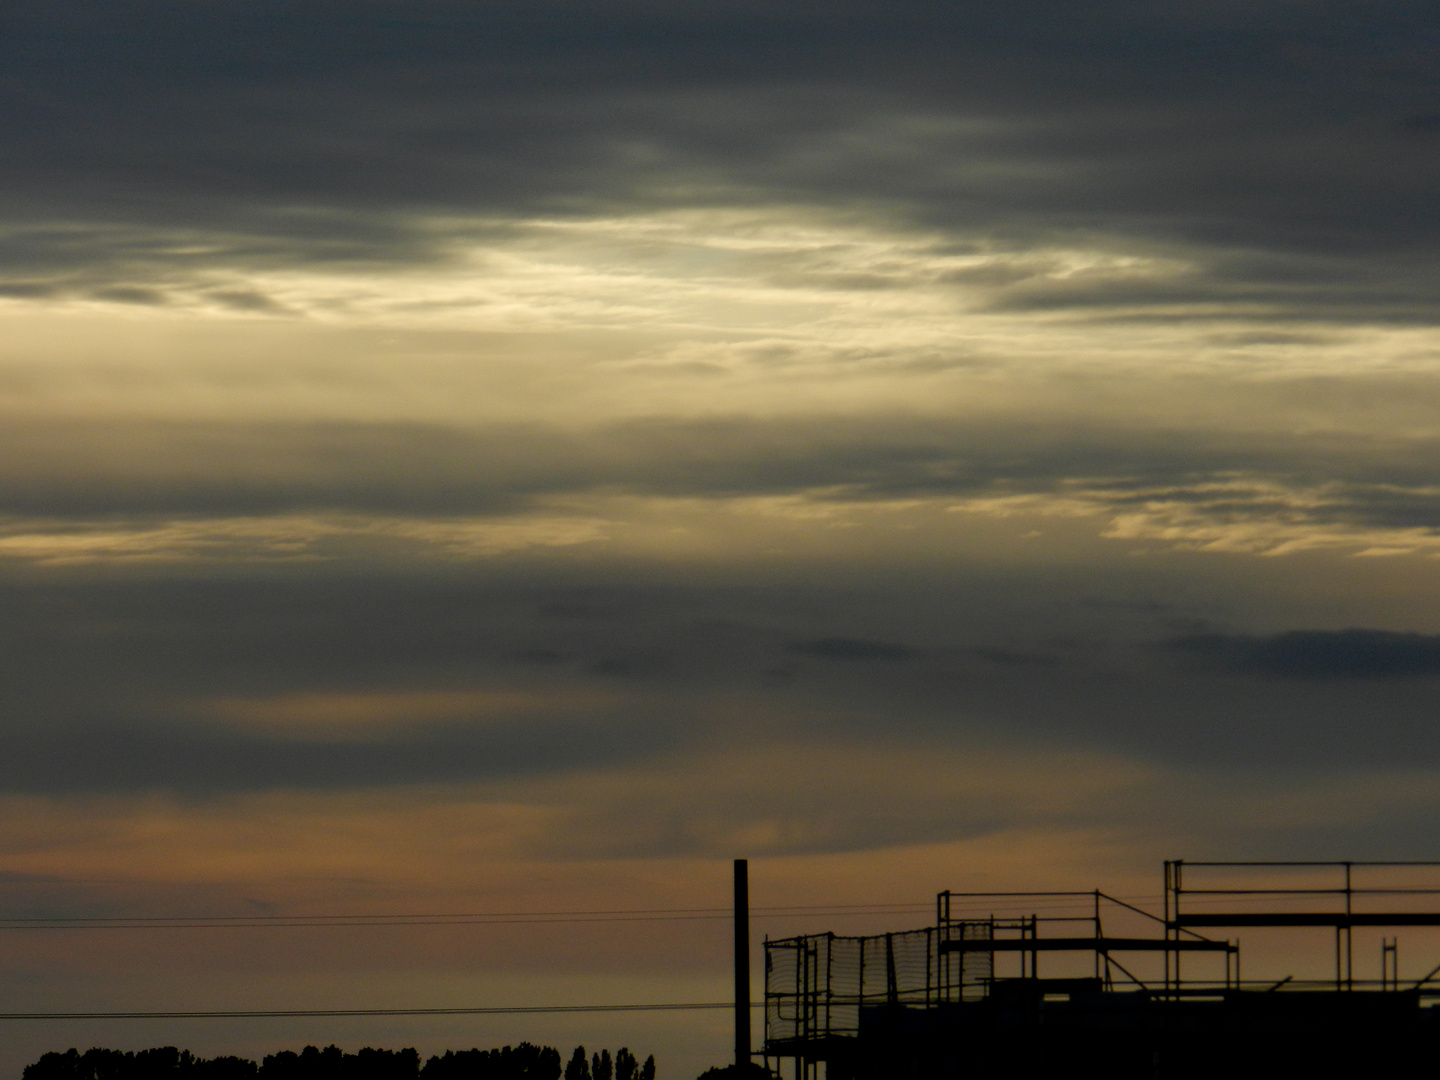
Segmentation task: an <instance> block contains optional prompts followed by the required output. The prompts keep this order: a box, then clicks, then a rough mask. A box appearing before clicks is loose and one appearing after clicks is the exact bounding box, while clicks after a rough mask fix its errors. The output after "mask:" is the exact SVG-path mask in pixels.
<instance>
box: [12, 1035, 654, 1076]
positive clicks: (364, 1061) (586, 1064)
mask: <svg viewBox="0 0 1440 1080" xmlns="http://www.w3.org/2000/svg"><path fill="white" fill-rule="evenodd" d="M561 1061H562V1059H561V1056H560V1051H558V1050H556V1049H555V1048H554V1047H552V1046H536V1045H535V1044H533V1043H528V1042H522V1043H521V1044H520V1045H519V1046H502V1047H498V1048H496V1049H494V1050H479V1049H476V1050H459V1051H456V1050H447V1051H445V1053H444V1054H443V1055H436V1056H434V1057H431V1058H429V1059H428V1060H426V1061H425V1063H424V1064H423V1065H422V1064H421V1062H420V1055H419V1053H417V1052H416V1051H415V1050H414V1049H413V1048H409V1047H407V1048H406V1049H404V1050H374V1049H371V1048H370V1047H366V1048H365V1049H363V1050H360V1051H359V1052H357V1053H354V1054H347V1053H345V1052H344V1051H343V1050H341V1049H340V1048H339V1047H338V1046H327V1047H325V1048H324V1049H323V1050H321V1049H319V1048H318V1047H314V1046H307V1047H305V1049H304V1050H301V1051H300V1052H299V1053H296V1052H295V1051H293V1050H281V1051H280V1052H279V1053H276V1054H267V1055H266V1056H265V1058H264V1059H263V1060H262V1061H261V1062H260V1063H259V1064H258V1065H257V1064H256V1063H255V1062H253V1061H251V1060H249V1059H248V1058H241V1057H214V1058H202V1057H196V1056H195V1055H194V1054H192V1053H191V1052H190V1051H189V1050H179V1049H177V1048H175V1047H173V1046H160V1047H155V1048H153V1049H150V1050H134V1051H125V1050H105V1049H102V1048H100V1047H93V1048H91V1049H89V1050H86V1051H85V1052H84V1053H83V1054H82V1053H80V1052H79V1051H78V1050H75V1049H71V1050H68V1051H66V1052H64V1053H49V1054H45V1055H44V1056H43V1057H41V1058H40V1060H39V1061H37V1062H35V1063H34V1064H32V1065H27V1066H26V1067H25V1072H24V1080H562V1076H563V1078H564V1080H655V1056H654V1055H653V1054H651V1055H650V1056H649V1057H647V1058H646V1059H645V1061H644V1063H643V1064H642V1063H641V1062H640V1061H639V1059H637V1058H636V1056H635V1055H634V1054H633V1053H631V1052H630V1050H629V1048H628V1047H624V1046H622V1047H621V1048H620V1049H619V1050H617V1051H616V1052H615V1056H614V1057H611V1056H610V1051H609V1050H600V1051H597V1052H596V1053H594V1054H593V1055H588V1056H587V1054H586V1052H585V1047H583V1046H577V1047H576V1048H575V1052H574V1053H573V1054H572V1055H571V1056H570V1060H569V1063H568V1064H566V1065H564V1066H563V1068H562V1066H561Z"/></svg>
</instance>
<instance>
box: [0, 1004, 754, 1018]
mask: <svg viewBox="0 0 1440 1080" xmlns="http://www.w3.org/2000/svg"><path fill="white" fill-rule="evenodd" d="M734 1007H735V1003H734V1002H733V1001H684V1002H661V1003H658V1004H647V1005H510V1006H494V1007H490V1006H484V1007H478V1008H472V1009H228V1010H210V1011H193V1012H180V1011H168V1012H27V1013H18V1012H17V1013H0V1020H244V1019H263V1018H270V1019H274V1018H283V1017H325V1016H519V1015H523V1014H530V1013H602V1012H695V1011H699V1010H701V1009H733V1008H734Z"/></svg>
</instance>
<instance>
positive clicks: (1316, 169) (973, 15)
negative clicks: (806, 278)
mask: <svg viewBox="0 0 1440 1080" xmlns="http://www.w3.org/2000/svg"><path fill="white" fill-rule="evenodd" d="M1434 29H1435V18H1434V16H1433V14H1431V13H1428V12H1426V11H1424V10H1422V9H1421V8H1420V7H1418V6H1416V5H1413V4H1404V3H1400V2H1387V3H1382V4H1378V5H1377V4H1371V5H1367V6H1366V7H1365V8H1364V9H1363V11H1362V10H1360V9H1357V8H1355V7H1353V6H1352V5H1344V4H1338V3H1337V4H1326V5H1323V10H1320V11H1316V10H1314V9H1313V8H1312V7H1297V6H1290V7H1278V8H1271V9H1268V10H1267V11H1266V13H1265V14H1264V15H1258V14H1256V13H1254V12H1251V11H1246V10H1241V9H1239V8H1237V7H1235V6H1233V5H1223V4H1216V3H1198V2H1197V3H1190V4H1184V5H1171V6H1170V7H1169V8H1167V10H1166V11H1165V12H1164V13H1160V12H1150V11H1141V10H1138V9H1137V8H1136V7H1135V5H1133V4H1131V3H1126V2H1122V0H1112V2H1108V3H1102V4H1098V5H1090V6H1089V7H1088V8H1087V10H1086V11H1085V13H1084V14H1083V15H1082V14H1081V13H1079V12H1077V11H1075V10H1074V9H1072V8H1070V7H1068V6H1066V5H1064V4H1061V3H1056V2H1054V0H1033V2H1027V3H1015V4H1008V5H1006V7H1005V8H1004V10H994V11H986V12H985V13H984V14H983V15H982V14H980V13H978V12H974V11H970V10H968V9H961V8H956V7H955V6H954V5H942V4H935V3H929V2H919V0H917V2H913V3H907V4H903V5H898V6H897V5H883V6H882V5H876V4H873V3H869V2H864V0H852V2H847V3H841V4H835V5H824V6H820V5H811V4H800V5H787V6H786V7H785V8H784V9H767V8H764V7H762V6H759V5H754V4H749V3H727V4H723V5H711V6H707V7H706V8H703V9H697V8H695V7H694V6H693V5H684V4H678V3H673V2H666V3H632V4H627V5H613V4H607V5H597V4H593V3H589V2H583V3H545V4H531V5H526V7H525V8H524V9H516V8H514V7H510V6H506V5H501V4H494V3H479V4H469V3H460V2H458V0H421V2H418V3H407V4H403V5H401V4H397V3H375V4H368V5H365V6H363V7H360V8H357V7H356V6H354V5H349V4H338V3H335V2H333V0H308V2H306V3H304V4H299V5H294V4H283V3H279V2H278V0H270V2H266V3H262V4H259V5H255V4H242V3H239V2H236V0H225V2H219V3H214V4H207V5H205V6H204V7H199V8H197V7H194V6H189V5H184V4H181V3H178V2H174V0H157V2H153V3H145V4H134V5H127V6H125V7H123V8H116V7H110V8H106V7H104V6H102V5H98V4H94V3H90V2H87V0H70V2H65V3H58V4H53V5H41V4H37V3H27V4H21V5H17V6H14V7H13V9H12V10H11V11H9V12H7V27H6V30H7V32H6V43H7V44H6V46H5V50H6V51H5V54H4V65H5V70H6V72H7V78H6V82H5V84H4V86H3V88H0V93H3V95H4V106H5V107H4V109H3V110H0V117H3V121H0V125H3V126H0V137H3V139H4V141H5V143H6V145H8V146H11V147H13V148H15V150H14V153H12V154H11V155H9V156H7V163H6V165H5V167H4V169H3V170H0V190H3V191H4V192H5V193H6V199H7V205H8V207H9V208H10V210H11V214H10V218H11V220H12V221H13V222H17V223H18V224H19V227H21V228H22V230H26V231H25V236H27V237H29V240H26V241H17V243H18V244H19V246H18V247H16V248H15V249H14V250H13V251H12V252H11V254H9V255H4V256H3V258H0V262H4V263H8V264H9V265H10V266H11V268H12V270H13V271H14V272H15V273H17V274H20V273H22V272H23V274H24V281H31V280H34V273H33V271H34V269H35V267H36V265H37V260H38V262H39V263H48V264H49V265H51V266H52V268H53V269H54V272H55V274H56V275H57V276H56V278H55V281H56V282H57V283H63V281H64V279H65V278H66V277H67V275H71V274H76V275H79V277H80V278H82V279H83V278H84V277H85V276H87V275H88V274H90V272H91V270H90V268H94V267H101V266H105V267H108V268H109V270H107V274H113V273H120V274H122V276H123V272H124V267H126V266H129V267H131V268H132V270H134V269H138V270H140V271H141V275H140V276H141V277H142V278H143V277H145V276H146V274H147V271H146V270H145V265H146V264H147V263H148V264H149V265H150V267H151V271H150V272H153V268H154V267H155V266H165V267H169V268H171V269H172V270H173V269H178V268H181V267H185V266H187V265H189V266H191V267H193V266H195V265H212V266H213V265H220V264H223V263H224V262H225V261H226V260H232V261H233V260H239V261H241V262H244V261H246V260H253V259H256V258H261V259H264V258H267V257H268V258H272V259H276V260H279V261H282V262H289V263H291V264H293V265H304V264H311V263H324V262H327V261H340V262H344V261H347V260H348V261H352V262H365V261H372V262H381V263H383V262H390V263H395V264H398V265H403V264H410V263H425V262H431V261H434V260H435V259H437V258H443V257H444V253H445V252H446V250H447V249H448V248H449V247H450V240H451V238H450V237H449V236H447V235H446V233H445V230H443V229H441V230H439V231H437V230H435V229H434V228H433V222H434V221H435V220H436V219H439V218H446V217H449V218H452V219H454V218H460V217H490V218H492V219H502V220H503V219H516V218H525V217H533V216H536V215H537V214H538V215H560V216H578V217H581V218H583V217H586V216H594V215H602V216H603V215H606V214H614V213H622V214H627V213H633V212H636V211H637V210H649V209H654V208H657V207H667V206H668V207H674V206H695V205H708V206H718V205H729V206H756V205H767V204H768V205H775V204H777V203H784V204H787V205H808V206H816V207H819V206H825V207H835V208H849V209H850V210H857V209H863V210H866V211H869V212H878V213H880V214H882V216H889V217H891V218H892V219H893V220H896V221H903V222H909V223H912V224H920V225H924V226H925V227H929V228H938V229H940V230H941V231H943V232H945V233H946V234H948V235H949V236H951V237H953V238H955V239H956V240H957V241H962V240H971V241H973V240H975V239H977V238H986V237H989V238H992V239H998V238H1006V239H1007V241H1008V242H1009V243H1010V244H1012V245H1013V246H1014V247H1015V248H1017V249H1020V250H1023V249H1024V248H1026V247H1027V246H1034V245H1035V244H1037V243H1038V244H1041V245H1044V244H1049V243H1052V242H1054V240H1055V239H1056V238H1057V237H1062V236H1068V237H1070V238H1071V239H1072V240H1073V239H1076V238H1085V239H1086V240H1087V241H1088V242H1089V243H1090V245H1091V246H1098V247H1104V246H1106V244H1107V243H1112V244H1113V243H1114V242H1118V241H1121V240H1128V241H1132V242H1138V243H1141V244H1142V245H1143V244H1151V245H1162V246H1163V245H1175V246H1176V247H1177V248H1178V249H1182V250H1183V251H1184V252H1185V253H1186V255H1187V256H1189V257H1191V258H1192V260H1193V261H1196V262H1197V263H1198V264H1199V265H1202V266H1204V270H1203V272H1202V273H1200V274H1198V275H1192V276H1191V277H1190V279H1189V281H1188V282H1186V283H1185V284H1184V290H1185V291H1184V292H1183V293H1177V292H1175V290H1174V289H1173V288H1168V287H1167V288H1161V289H1159V290H1158V291H1157V290H1154V289H1148V290H1147V289H1146V288H1144V287H1142V288H1140V289H1138V290H1137V289H1134V288H1130V287H1127V286H1125V284H1124V283H1123V282H1122V283H1120V285H1121V293H1122V294H1121V295H1114V296H1112V297H1110V299H1109V300H1108V301H1103V302H1108V303H1109V304H1111V306H1114V305H1117V304H1118V305H1121V306H1126V305H1128V306H1131V307H1134V306H1137V305H1138V306H1156V305H1160V306H1162V307H1163V306H1167V305H1168V306H1174V305H1176V304H1177V303H1178V304H1182V305H1189V306H1191V307H1192V308H1194V307H1196V306H1197V302H1198V301H1199V300H1200V299H1201V298H1204V297H1208V298H1211V299H1213V298H1214V297H1216V296H1217V295H1220V294H1223V293H1224V292H1225V291H1226V290H1227V289H1229V290H1231V292H1232V295H1231V297H1230V299H1231V300H1233V299H1234V296H1233V291H1234V290H1236V289H1240V288H1244V289H1249V290H1252V291H1253V292H1254V294H1255V295H1256V296H1257V297H1258V299H1259V302H1261V303H1263V304H1268V303H1271V302H1274V303H1276V304H1277V305H1278V306H1281V307H1290V308H1298V309H1303V310H1306V311H1309V312H1312V313H1319V312H1323V311H1324V310H1326V308H1327V307H1332V306H1333V305H1334V303H1335V301H1336V299H1337V296H1336V293H1337V290H1336V289H1335V288H1333V287H1323V286H1321V285H1320V284H1319V283H1318V281H1317V277H1316V275H1317V272H1318V273H1321V274H1324V273H1329V274H1331V275H1335V274H1337V273H1338V275H1339V276H1340V277H1342V278H1344V279H1346V280H1348V281H1350V282H1351V283H1352V286H1355V285H1356V284H1357V283H1359V282H1361V281H1367V282H1368V285H1367V286H1366V287H1355V288H1352V289H1351V290H1350V295H1349V298H1348V304H1347V305H1346V306H1347V307H1348V309H1349V311H1350V314H1349V315H1348V317H1349V318H1352V319H1354V320H1356V321H1365V319H1366V318H1367V317H1368V318H1371V319H1374V318H1380V319H1389V318H1394V319H1401V320H1403V319H1406V318H1415V317H1417V315H1419V314H1422V313H1433V301H1432V300H1431V299H1430V297H1431V296H1433V288H1431V287H1429V285H1428V284H1427V281H1428V278H1427V280H1426V281H1415V280H1414V279H1415V275H1416V273H1420V274H1422V275H1423V274H1427V273H1428V271H1427V268H1428V267H1429V266H1430V265H1431V264H1433V259H1432V258H1431V257H1430V249H1431V247H1432V246H1433V244H1434V242H1435V239H1436V226H1437V219H1436V217H1435V215H1434V213H1433V211H1432V206H1431V204H1432V200H1431V199H1430V192H1431V189H1432V188H1433V178H1434V171H1435V169H1436V168H1437V166H1440V158H1437V157H1436V153H1435V148H1434V145H1433V140H1428V139H1425V138H1421V137H1417V136H1418V135H1419V134H1420V129H1422V128H1423V127H1424V122H1423V120H1424V118H1425V117H1427V116H1428V115H1429V114H1430V109H1431V105H1432V104H1433V93H1432V88H1431V86H1430V78H1429V72H1430V66H1429V62H1428V59H1427V56H1428V54H1427V53H1426V52H1425V48H1424V47H1423V46H1421V45H1418V44H1417V43H1418V42H1424V41H1428V40H1430V38H1431V36H1432V35H1433V31H1434ZM1296 102H1306V103H1307V104H1308V105H1309V106H1310V107H1307V108H1297V107H1296V104H1295V103H1296ZM1417 118H1418V119H1417ZM66 230H70V231H69V232H66ZM17 235H18V234H17ZM187 235H188V240H185V241H183V242H182V238H184V237H186V236H187ZM162 238H164V239H162ZM30 241H33V242H34V243H35V244H38V245H39V246H38V247H33V248H32V249H31V250H30V253H29V254H27V253H26V250H25V249H26V244H27V243H29V242H30ZM137 244H138V245H139V248H136V247H135V245H137ZM0 247H3V245H0ZM144 248H148V249H149V252H148V254H147V253H145V252H144V251H142V250H139V249H144ZM267 251H268V252H269V253H270V254H269V255H268V256H266V255H265V254H264V253H265V252H267ZM1246 253H1249V254H1255V253H1259V254H1272V255H1279V256H1281V259H1280V263H1282V264H1284V265H1283V266H1282V265H1279V264H1272V265H1271V266H1270V267H1269V268H1268V269H1265V268H1262V267H1263V263H1264V260H1263V259H1262V260H1252V261H1251V264H1250V266H1249V269H1248V270H1245V271H1240V270H1238V268H1237V265H1236V262H1235V257H1236V256H1240V255H1243V254H1246ZM1297 273H1298V275H1299V278H1298V279H1297ZM1302 279H1303V280H1304V281H1305V282H1307V283H1304V284H1301V283H1297V281H1299V280H1302ZM41 280H44V279H41ZM845 280H848V281H850V282H851V283H852V285H854V284H858V283H861V282H862V281H868V282H870V283H872V284H873V283H876V282H881V281H883V280H885V279H884V278H883V276H882V277H880V278H876V277H866V278H863V279H862V278H858V277H853V276H851V277H849V278H846V279H845ZM1407 282H1413V284H1410V285H1407ZM146 286H147V283H146V282H145V281H143V280H142V281H134V282H130V283H129V284H128V285H126V284H124V283H122V282H114V283H112V286H111V287H115V288H125V287H128V288H134V289H139V288H144V287H146ZM1127 289H1128V293H1127ZM1087 293H1088V295H1087ZM1022 294H1023V290H1022ZM1099 295H1100V294H1097V293H1095V292H1094V291H1093V290H1087V289H1085V288H1084V287H1081V288H1078V289H1075V290H1073V291H1071V292H1070V293H1069V295H1068V298H1067V297H1065V296H1063V295H1059V294H1055V293H1051V294H1050V295H1049V296H1048V297H1047V296H1045V295H1044V294H1043V293H1041V294H1031V295H1030V296H1029V298H1028V300H1023V301H1022V300H1021V298H1020V297H1016V298H1013V299H1012V302H1014V303H1021V302H1025V303H1030V304H1051V305H1053V304H1055V303H1062V304H1080V305H1093V304H1095V303H1097V302H1102V301H1100V300H1099V299H1098V297H1099ZM1199 306H1203V304H1201V305H1199ZM1367 313H1368V316H1367Z"/></svg>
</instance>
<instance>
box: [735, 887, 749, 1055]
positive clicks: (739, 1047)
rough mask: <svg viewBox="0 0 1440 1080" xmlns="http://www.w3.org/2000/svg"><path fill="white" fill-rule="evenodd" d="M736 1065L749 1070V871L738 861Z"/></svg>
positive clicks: (736, 896) (736, 893)
mask: <svg viewBox="0 0 1440 1080" xmlns="http://www.w3.org/2000/svg"><path fill="white" fill-rule="evenodd" d="M735 1065H736V1068H737V1069H741V1070H746V1071H748V1069H749V1066H750V869H749V863H747V862H746V861H745V860H744V859H736V860H735Z"/></svg>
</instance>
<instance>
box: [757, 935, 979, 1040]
mask: <svg viewBox="0 0 1440 1080" xmlns="http://www.w3.org/2000/svg"><path fill="white" fill-rule="evenodd" d="M993 936H994V928H993V926H992V925H991V924H990V923H989V922H952V923H947V924H945V925H944V926H938V927H935V926H932V927H927V928H926V929H923V930H909V931H906V932H904V933H899V934H877V935H874V936H872V937H839V936H837V935H835V934H811V935H807V936H804V937H794V938H784V939H782V940H779V941H767V942H766V943H765V1041H766V1043H767V1044H773V1043H777V1042H789V1041H791V1040H795V1039H820V1038H825V1037H826V1036H829V1035H857V1034H859V1031H860V1009H861V1008H862V1007H863V1006H867V1005H884V1004H886V1003H890V1004H899V1005H920V1006H926V1005H937V1004H940V1003H942V1002H955V1001H970V1000H975V999H977V998H980V997H983V996H984V994H985V991H986V987H987V985H988V983H989V980H990V978H991V976H992V974H993V970H994V968H993V959H994V955H993V954H992V953H989V952H965V953H942V952H941V951H940V944H941V942H943V941H947V940H956V939H959V938H964V939H966V940H988V939H990V938H991V937H993Z"/></svg>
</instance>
